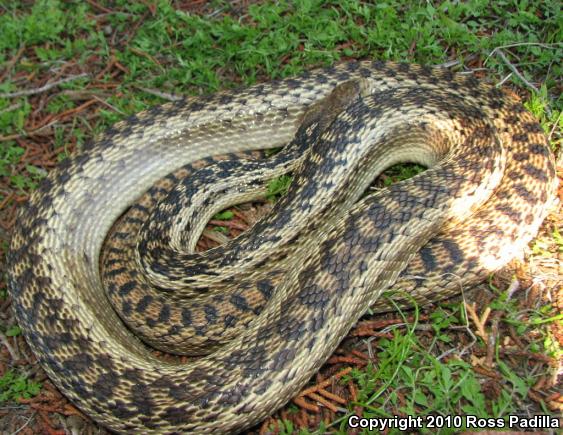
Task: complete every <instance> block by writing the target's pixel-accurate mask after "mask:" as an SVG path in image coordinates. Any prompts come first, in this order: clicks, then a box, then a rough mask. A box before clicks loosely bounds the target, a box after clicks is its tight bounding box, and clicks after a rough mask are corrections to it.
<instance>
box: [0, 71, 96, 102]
mask: <svg viewBox="0 0 563 435" xmlns="http://www.w3.org/2000/svg"><path fill="white" fill-rule="evenodd" d="M84 77H89V74H86V73H82V74H78V75H76V76H71V77H66V78H64V79H61V80H57V81H56V82H51V83H47V84H46V85H43V86H41V87H39V88H34V89H24V90H22V91H16V92H6V93H4V94H0V98H16V97H25V96H29V95H36V94H41V93H43V92H47V91H49V90H51V89H53V88H54V87H56V86H59V85H61V84H63V83H67V82H70V81H73V80H77V79H81V78H84Z"/></svg>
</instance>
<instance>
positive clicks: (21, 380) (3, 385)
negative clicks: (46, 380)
mask: <svg viewBox="0 0 563 435" xmlns="http://www.w3.org/2000/svg"><path fill="white" fill-rule="evenodd" d="M40 390H41V384H39V383H37V382H33V381H30V380H29V379H27V376H26V375H23V374H18V373H17V372H16V371H14V370H8V371H7V372H6V373H4V376H2V377H0V404H4V403H6V402H13V401H17V400H18V399H20V398H23V399H30V398H31V397H33V396H36V395H37V394H39V391H40Z"/></svg>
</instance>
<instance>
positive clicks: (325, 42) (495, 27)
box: [0, 0, 563, 192]
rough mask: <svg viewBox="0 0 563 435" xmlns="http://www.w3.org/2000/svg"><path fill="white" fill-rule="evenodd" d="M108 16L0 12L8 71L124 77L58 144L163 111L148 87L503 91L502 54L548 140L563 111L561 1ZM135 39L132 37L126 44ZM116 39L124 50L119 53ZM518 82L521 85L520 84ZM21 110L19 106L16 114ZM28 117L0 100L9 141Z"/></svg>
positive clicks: (72, 7) (20, 176)
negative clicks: (404, 84) (403, 66)
mask: <svg viewBox="0 0 563 435" xmlns="http://www.w3.org/2000/svg"><path fill="white" fill-rule="evenodd" d="M101 4H102V5H103V4H104V2H101ZM106 6H108V7H110V8H111V9H112V10H114V11H115V13H112V14H107V15H106V16H105V18H104V20H103V22H102V24H103V26H97V25H96V21H95V20H93V19H92V18H91V17H92V15H93V14H96V13H99V11H97V10H96V9H95V8H93V7H92V6H90V5H89V4H87V3H85V2H74V3H71V2H61V1H56V0H41V1H37V2H35V3H34V4H33V5H32V6H30V5H29V4H28V5H26V6H24V4H23V3H22V2H19V1H12V2H6V3H5V4H4V5H3V6H2V8H3V10H4V14H3V15H1V16H0V63H4V62H7V61H9V60H10V59H11V58H12V57H13V56H14V55H15V54H16V53H17V51H18V50H19V49H20V48H21V47H22V46H25V47H30V48H32V49H33V50H32V52H31V53H30V54H34V57H32V58H26V59H22V60H21V61H20V62H18V63H17V66H16V68H15V71H16V72H20V73H24V72H25V73H27V74H34V75H36V76H44V77H45V76H46V75H47V76H49V75H51V74H49V73H48V72H49V70H51V69H53V68H57V65H60V64H64V63H65V62H71V61H72V62H77V63H78V64H79V65H81V66H82V67H83V68H86V69H88V70H91V71H92V72H93V73H97V72H100V71H102V70H103V68H104V67H105V66H106V65H107V64H108V63H109V62H110V60H111V59H115V60H117V61H118V62H119V63H120V64H121V65H123V66H124V67H125V68H126V70H127V72H126V73H125V74H123V75H122V76H121V77H120V78H119V82H120V84H119V86H118V88H117V89H116V91H115V92H111V93H109V95H107V96H105V95H104V96H102V98H103V99H104V101H105V102H106V103H108V105H109V106H103V107H101V108H100V109H99V110H98V115H99V117H98V118H97V119H96V120H95V121H93V122H90V121H88V120H86V119H83V118H82V117H81V116H78V118H77V119H76V120H75V121H73V122H72V124H71V123H65V124H64V125H63V126H58V127H55V136H56V137H55V141H56V143H57V144H58V145H61V146H63V145H64V144H65V143H68V141H69V140H70V139H71V138H72V139H73V140H74V141H76V143H77V144H78V145H79V146H80V145H81V144H82V143H84V141H85V140H86V139H87V138H88V137H91V136H92V134H93V133H96V132H100V131H102V130H103V129H105V128H107V127H108V126H109V125H110V124H112V123H114V122H115V121H117V120H119V119H122V118H123V117H124V116H125V115H128V114H132V113H135V112H138V111H140V110H142V109H144V108H147V107H149V106H151V105H153V104H155V103H157V102H160V101H161V99H160V98H158V97H155V96H154V95H151V94H147V93H144V92H142V91H139V88H141V87H142V88H149V89H158V90H159V91H163V92H170V93H179V94H186V93H188V94H189V93H200V92H204V93H209V92H213V91H216V90H217V89H219V88H225V87H233V86H236V85H240V84H251V83H254V82H256V81H257V80H263V79H268V78H279V77H286V76H291V75H295V74H298V73H299V72H301V71H303V70H305V69H308V68H311V67H315V66H320V65H328V64H332V63H334V62H336V61H339V60H342V59H344V58H350V57H353V58H366V57H368V58H378V59H392V60H407V61H412V62H419V63H429V64H436V63H443V62H445V61H447V60H451V59H457V60H459V61H460V62H464V61H467V60H471V59H472V58H477V59H481V60H482V61H483V62H484V64H485V66H486V67H488V68H490V69H491V71H492V74H491V76H492V77H493V78H494V77H495V76H496V78H497V80H500V79H502V78H504V77H506V75H507V74H508V73H509V72H510V70H509V69H508V67H507V65H506V64H505V63H504V62H503V61H502V60H501V59H500V58H499V57H498V56H496V55H495V54H494V50H495V49H498V48H499V47H501V48H502V50H503V51H504V52H505V53H506V54H507V57H508V59H509V60H510V61H511V62H512V63H514V64H515V65H517V66H518V68H519V70H520V72H521V73H522V75H523V76H524V77H526V78H527V79H528V80H534V79H537V80H540V81H541V82H542V83H543V87H542V88H541V92H540V94H538V95H532V97H531V100H530V103H529V106H530V107H531V108H532V110H533V111H534V112H535V113H536V114H537V115H538V116H539V117H540V118H541V119H542V121H544V122H543V125H544V126H545V128H546V131H551V130H552V128H553V125H554V123H555V122H557V119H558V116H559V113H560V112H561V96H560V93H559V92H557V88H556V80H557V78H558V77H561V63H560V62H559V61H558V60H559V59H560V58H561V57H562V55H563V47H562V45H561V43H560V41H561V40H562V36H563V35H562V28H561V22H560V15H558V13H559V10H560V5H559V2H557V1H497V2H489V1H485V0H472V1H468V2H463V3H459V2H453V1H452V2H450V1H445V2H441V3H436V4H435V5H432V4H430V3H428V2H423V1H413V2H410V3H409V4H405V3H404V2H400V1H398V0H395V1H393V0H391V1H387V2H378V3H377V4H374V5H372V4H366V3H364V2H358V1H351V0H345V1H315V0H303V1H299V2H289V1H279V2H276V3H264V4H258V5H252V6H250V8H249V9H248V11H247V13H246V14H245V15H244V16H243V17H241V18H238V17H236V16H234V17H231V16H228V15H227V16H221V14H217V15H216V16H214V17H212V18H207V17H202V16H196V15H190V14H188V13H186V12H183V11H180V10H175V9H174V8H173V7H172V6H171V5H170V4H169V3H168V2H165V1H159V2H156V8H155V13H154V16H153V15H152V13H151V12H150V10H149V9H148V8H147V6H146V5H144V4H142V3H131V2H125V1H118V2H112V3H108V4H107V5H106ZM213 6H214V8H215V9H217V10H224V11H227V12H228V11H229V10H230V9H231V6H229V3H228V2H213ZM132 28H134V29H135V31H134V32H133V34H129V33H128V32H129V31H130V30H131V29H132ZM114 35H119V36H120V37H121V38H123V39H124V40H125V41H126V43H125V42H123V43H121V44H119V43H117V44H116V43H115V42H114V39H112V38H113V37H114ZM491 53H493V54H492V55H491ZM110 74H111V71H108V72H106V73H105V74H102V77H101V81H102V82H104V81H105V82H110V81H112V78H111V77H110ZM91 75H95V74H91ZM12 77H13V75H11V76H8V78H7V79H6V80H4V81H3V82H2V83H0V93H6V92H14V91H16V90H17V89H19V87H20V86H21V84H20V83H16V82H14V81H13V80H12ZM511 79H512V80H513V81H514V83H515V84H517V85H522V83H521V81H520V79H519V78H518V77H516V76H512V78H511ZM92 82H93V80H92V78H91V77H90V78H81V79H78V80H75V81H71V82H68V83H65V84H62V85H61V86H60V89H62V90H64V91H77V90H83V89H84V87H85V86H86V85H88V84H92ZM14 104H15V105H17V106H18V107H17V108H16V109H10V107H11V106H13V105H14ZM78 105H79V102H77V101H74V100H73V99H71V98H70V97H69V96H68V95H64V94H62V93H59V94H58V95H55V96H54V97H53V98H52V99H51V100H50V101H49V102H48V104H47V107H46V112H47V113H52V114H56V113H61V112H62V111H64V110H68V109H71V108H75V107H77V106H78ZM110 107H112V108H113V109H111V108H110ZM30 112H31V105H30V103H29V97H25V96H23V97H19V98H0V132H1V133H2V135H3V136H9V135H12V134H23V135H25V134H26V131H25V129H24V125H25V120H26V119H27V118H28V117H29V115H30ZM559 122H560V123H561V122H563V121H561V120H560V119H559ZM2 148H3V150H2V151H1V152H0V174H1V175H2V176H8V177H9V179H10V181H11V184H12V186H13V187H14V188H16V189H18V190H20V191H23V192H25V191H29V190H30V189H33V188H34V187H35V186H36V182H37V179H39V178H41V177H42V176H43V175H44V172H42V171H40V170H37V168H35V167H34V166H28V167H26V168H24V169H23V170H20V171H18V173H17V174H16V173H14V169H13V168H14V167H15V166H17V163H18V162H19V159H20V158H21V151H19V150H18V145H17V144H16V143H15V142H14V141H7V142H2ZM6 174H8V175H6Z"/></svg>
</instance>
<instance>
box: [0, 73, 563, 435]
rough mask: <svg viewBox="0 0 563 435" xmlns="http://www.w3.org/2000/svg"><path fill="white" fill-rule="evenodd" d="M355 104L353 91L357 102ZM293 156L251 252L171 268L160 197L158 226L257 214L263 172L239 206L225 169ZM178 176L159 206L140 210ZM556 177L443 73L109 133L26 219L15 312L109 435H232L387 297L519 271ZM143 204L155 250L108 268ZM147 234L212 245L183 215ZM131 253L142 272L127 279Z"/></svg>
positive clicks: (535, 147)
mask: <svg viewBox="0 0 563 435" xmlns="http://www.w3.org/2000/svg"><path fill="white" fill-rule="evenodd" d="M347 83H352V85H347ZM341 89H345V90H346V89H352V92H348V91H345V92H344V94H346V95H345V98H344V99H343V100H345V101H340V100H341V95H340V94H341V93H342V92H341V91H340V90H341ZM348 94H350V95H348ZM289 142H291V143H292V145H291V146H294V148H295V149H296V150H297V151H296V152H294V153H293V154H292V153H291V152H289V153H288V154H292V155H291V158H290V159H289V160H291V162H292V163H290V164H289V163H288V164H287V165H286V168H285V169H288V168H290V169H293V170H294V171H295V175H294V181H293V183H292V187H291V188H290V192H289V193H288V195H287V196H286V197H285V198H284V199H283V200H282V202H281V205H280V204H278V205H276V208H275V209H274V214H273V215H272V216H270V217H266V218H265V219H264V221H260V222H258V223H257V224H256V225H255V227H254V228H253V229H252V230H251V231H250V232H249V234H248V235H244V236H242V237H240V238H239V239H240V240H235V241H234V242H230V243H229V244H227V245H226V246H223V247H219V248H215V249H214V250H211V251H209V252H208V253H203V254H195V253H193V249H192V248H193V246H188V247H187V248H182V247H181V246H177V245H181V244H182V243H183V242H185V240H181V239H182V238H183V237H186V238H188V239H189V238H190V237H192V238H191V239H189V240H192V242H190V241H189V240H188V245H190V244H193V237H194V236H182V235H181V232H180V233H176V234H180V236H177V235H172V234H168V233H166V232H164V236H163V238H164V239H166V240H167V241H170V242H171V244H172V245H173V247H172V248H170V249H168V248H165V247H162V246H161V245H160V244H159V242H158V238H159V236H158V233H155V232H153V230H154V228H153V227H155V226H158V225H153V224H151V223H150V222H151V221H150V220H149V222H148V223H146V222H144V221H143V220H144V219H145V217H147V216H148V215H149V214H150V212H149V211H148V210H147V209H146V208H147V205H151V206H152V205H155V203H156V200H155V199H154V198H155V197H160V198H161V202H160V204H159V205H158V207H159V208H160V209H161V210H162V211H163V214H164V211H166V210H167V209H170V210H172V212H173V213H174V212H177V213H180V214H181V212H180V211H179V210H177V209H176V207H175V201H176V199H178V200H180V199H181V201H182V202H185V201H188V202H189V201H192V203H193V204H195V205H193V204H192V205H193V207H192V209H193V210H198V209H202V210H204V212H202V213H201V214H202V215H204V216H207V217H209V216H210V215H211V214H212V213H213V212H214V211H215V210H216V209H217V208H220V206H224V205H225V204H227V203H228V202H229V201H230V202H237V201H241V200H243V199H244V198H245V195H246V193H245V192H247V187H248V188H249V189H250V190H252V189H254V190H258V191H259V190H260V187H256V188H255V186H254V184H255V183H254V180H255V179H254V178H252V180H250V178H248V177H250V175H248V174H249V173H246V174H244V173H243V174H242V176H243V178H242V180H241V181H240V183H239V184H240V185H241V186H243V185H245V188H244V189H240V190H237V189H236V188H235V187H236V182H235V183H234V184H233V182H231V181H228V182H227V181H224V182H221V180H222V179H225V180H227V179H228V180H231V178H230V177H231V175H230V174H231V169H232V167H237V166H241V165H242V166H241V167H244V168H248V167H249V166H244V165H250V166H252V165H258V163H256V164H255V163H253V162H250V163H249V162H244V161H243V160H241V159H240V157H239V156H235V155H233V154H229V153H238V152H243V151H248V150H255V149H262V148H271V147H278V146H282V145H285V144H287V143H289ZM305 142H311V145H312V146H311V149H310V150H307V151H305V150H304V149H303V148H302V145H303V143H305ZM216 154H228V155H227V157H225V158H224V159H223V160H217V161H215V160H213V159H212V158H211V156H214V155H216ZM225 159H226V160H225ZM278 159H281V160H283V157H279V158H278ZM289 160H288V161H289ZM413 160H414V161H418V162H421V163H423V164H425V165H427V166H429V169H428V170H427V171H425V172H424V173H422V174H419V175H417V176H415V177H413V178H412V179H409V180H405V181H403V182H401V183H397V184H395V185H393V186H391V187H389V188H388V189H385V190H383V191H381V192H377V193H375V194H372V195H368V196H366V197H363V196H362V192H363V190H364V189H365V187H367V186H368V185H369V183H370V182H371V180H372V179H373V177H374V176H375V174H374V173H372V171H376V172H377V171H380V170H382V169H385V167H387V166H389V165H391V164H393V163H396V162H401V161H413ZM202 161H203V162H206V161H207V163H208V165H207V166H205V167H204V166H203V165H204V164H205V163H203V164H202V163H201V162H202ZM225 162H227V163H225ZM260 164H262V163H260ZM284 164H285V163H283V162H282V166H283V165H284ZM265 165H266V167H269V163H265ZM179 168H181V169H179ZM256 168H258V169H256V170H257V173H259V172H260V171H266V172H267V170H262V169H260V168H259V167H258V166H256ZM362 168H368V169H367V170H366V169H362ZM173 171H177V172H176V173H174V174H173V175H168V174H170V173H172V172H173ZM273 171H274V172H275V171H276V169H273ZM179 174H180V175H181V174H183V175H188V179H190V178H191V179H193V180H195V181H194V183H195V185H198V184H199V185H205V184H206V180H209V181H211V178H216V179H219V183H218V184H217V183H216V184H215V186H219V187H217V189H216V190H217V191H229V192H230V194H231V196H233V197H234V199H231V200H223V199H216V200H214V201H215V202H213V203H210V204H208V203H205V200H204V199H201V198H205V195H203V194H201V193H198V192H200V191H198V192H196V191H193V190H192V187H190V186H192V185H191V184H190V182H189V181H182V182H181V183H183V184H184V187H173V186H172V185H171V182H170V181H171V180H172V181H174V182H177V181H178V175H179ZM167 175H168V177H167V178H164V180H165V181H164V182H162V181H161V182H160V183H164V185H166V189H164V192H160V191H159V192H156V193H155V192H154V191H153V192H152V193H153V195H149V196H148V197H141V196H142V195H143V194H144V193H145V192H146V191H147V190H149V189H151V186H153V185H154V184H155V183H157V182H158V180H161V179H163V177H166V176H167ZM210 177H211V178H210ZM245 177H246V178H245ZM252 177H254V175H252ZM198 180H199V181H198ZM555 180H556V177H555V169H554V161H553V156H552V155H551V152H550V150H549V147H548V145H547V141H546V138H545V136H544V134H543V132H542V130H541V127H540V126H539V125H538V123H537V121H535V120H534V119H533V117H532V116H531V115H530V114H529V113H528V112H526V111H525V110H524V109H523V108H522V106H521V105H520V104H519V103H518V102H517V101H516V100H515V99H514V98H513V97H510V96H508V95H506V94H505V93H504V92H503V91H502V90H500V89H497V88H494V87H491V86H488V85H485V84H481V83H479V82H478V81H477V80H476V79H475V78H473V77H470V76H460V75H454V74H452V73H451V72H449V71H447V70H442V69H432V68H428V67H419V66H416V65H408V64H392V63H384V62H352V63H346V64H342V65H339V66H336V67H333V68H329V69H324V70H318V71H313V72H310V73H307V74H305V75H303V76H302V77H300V78H293V79H285V80H281V81H278V82H273V83H269V84H260V85H256V86H254V87H250V88H247V89H245V90H237V91H226V92H221V93H218V94H216V95H213V96H209V97H197V98H188V99H186V100H183V101H181V102H174V103H170V104H165V105H162V106H157V107H155V108H153V109H150V110H148V111H146V112H142V113H140V114H138V115H136V116H133V117H132V118H130V119H128V120H126V121H124V122H121V123H118V124H116V125H115V126H114V127H113V128H112V129H110V130H109V131H107V132H106V133H105V134H104V135H103V136H102V137H100V138H99V139H98V140H96V141H95V142H93V143H91V144H90V145H88V146H86V147H85V148H84V149H83V150H82V151H81V152H79V153H77V154H75V155H73V156H71V157H70V158H68V159H66V160H65V161H63V162H61V164H59V166H58V167H57V168H56V169H55V170H54V171H52V172H51V173H50V174H49V176H48V177H47V179H46V180H44V182H43V183H42V184H41V186H40V187H39V188H38V190H37V191H36V192H35V193H34V194H33V195H32V197H31V198H30V201H29V203H28V204H27V206H26V207H25V208H24V209H22V211H21V213H20V215H19V219H18V224H17V227H16V229H15V231H14V234H13V237H12V241H11V246H10V253H9V256H8V266H9V288H10V293H11V296H12V298H13V301H14V302H13V305H14V307H15V313H16V317H17V320H18V322H19V324H20V326H21V327H22V329H23V331H24V334H25V337H26V339H27V341H28V343H29V345H30V346H31V348H32V349H33V351H34V352H35V354H36V355H37V356H38V358H39V360H40V362H41V364H42V365H43V367H44V368H45V370H46V371H47V374H48V375H49V377H50V378H51V379H52V380H53V381H54V383H55V384H56V385H57V386H58V388H59V389H61V391H62V392H63V393H64V394H65V395H67V396H68V397H69V398H70V399H71V400H73V401H74V402H75V403H76V404H77V405H78V406H79V407H80V408H81V409H82V410H83V411H84V412H86V413H87V414H88V415H90V416H91V417H92V418H94V419H95V420H96V421H98V422H100V423H101V424H103V425H105V426H106V427H108V428H110V429H112V430H114V431H117V432H135V433H173V432H176V433H186V432H199V433H211V432H213V433H230V432H238V431H241V430H243V429H245V428H248V427H250V426H252V425H253V424H256V423H257V422H259V421H260V420H261V419H263V418H265V417H266V416H267V415H269V414H271V413H272V412H274V411H275V410H276V409H278V408H279V407H280V406H282V405H283V404H284V403H285V402H286V401H287V400H288V399H289V398H291V396H292V395H294V394H296V393H297V392H298V390H299V388H301V387H302V386H303V385H304V383H306V382H307V380H308V379H309V378H310V376H311V375H312V374H313V373H314V372H315V371H316V370H318V369H319V367H320V366H321V365H322V363H323V362H324V361H325V360H326V358H328V357H329V356H330V354H331V353H332V352H333V351H334V349H335V347H336V346H337V345H338V343H339V342H340V341H341V340H342V338H343V337H344V336H345V335H346V334H347V332H348V331H349V329H350V328H351V326H352V325H353V324H354V323H355V322H356V321H357V320H358V318H359V317H360V316H361V315H362V314H363V313H364V312H365V310H366V309H367V308H368V307H369V306H372V305H374V304H375V306H376V308H378V309H385V308H386V306H385V305H384V304H382V303H380V302H379V301H378V298H379V296H380V294H381V293H382V292H383V291H385V290H386V289H389V288H395V289H400V290H402V291H403V292H404V293H407V294H408V295H409V296H408V297H402V296H398V300H399V302H400V301H407V300H408V298H409V297H413V298H414V299H416V300H418V301H420V302H423V303H424V302H426V301H432V300H436V299H438V298H440V297H445V296H448V295H451V294H453V293H455V292H456V291H459V288H460V286H461V287H465V286H469V285H472V284H474V283H476V282H478V281H479V280H482V279H483V278H484V277H485V276H486V274H487V273H489V272H490V271H492V270H495V269H498V268H499V267H501V266H502V265H504V264H505V263H506V262H507V261H508V260H510V259H511V258H513V257H514V256H515V255H516V254H517V253H519V252H520V251H521V250H522V249H523V248H524V246H525V245H526V243H528V242H529V240H530V239H531V238H532V237H533V235H534V234H535V233H536V232H537V230H538V228H539V225H540V223H541V221H542V220H543V218H544V217H545V214H546V204H547V203H548V202H549V198H550V195H551V193H552V192H553V189H554V186H555V183H556V181H555ZM247 184H252V186H248V185H247ZM161 186H162V184H161ZM152 189H153V190H154V189H155V188H154V187H153V188H152ZM159 189H161V188H159ZM157 190H158V189H157ZM161 190H162V189H161ZM211 190H213V189H211ZM327 192H328V193H327ZM198 195H199V196H198ZM201 195H203V196H201ZM179 197H182V198H179ZM139 198H141V199H139ZM198 198H200V199H201V202H200V203H198V202H197V201H198V200H199V199H198ZM198 204H199V205H198ZM132 205H133V207H132V209H131V210H132V213H133V214H132V215H130V216H132V217H129V218H125V223H126V224H127V225H129V226H131V225H134V226H135V225H136V226H135V228H136V231H140V232H142V233H144V235H145V239H144V241H142V242H134V241H131V240H129V236H128V235H125V234H123V233H121V232H120V230H119V229H118V230H115V231H114V235H115V234H117V236H116V237H117V239H116V240H117V241H115V240H114V241H109V242H108V246H109V249H108V252H106V253H104V254H103V255H102V254H101V249H102V245H103V244H104V240H105V237H106V234H107V233H108V231H109V230H110V227H112V225H113V224H114V222H115V221H116V219H118V218H119V216H120V215H121V214H122V213H123V212H124V211H126V210H127V209H128V208H130V207H131V206H132ZM193 210H192V212H193ZM280 213H281V215H280ZM325 213H328V214H325ZM301 215H304V216H306V217H305V218H301V217H299V216H301ZM152 216H153V218H152V219H156V221H157V222H158V221H159V220H160V221H161V222H175V223H174V224H173V225H172V226H178V227H180V229H181V228H182V227H186V226H190V225H191V226H192V227H193V228H196V231H195V232H196V233H197V232H198V230H197V228H200V227H201V225H200V224H194V223H190V222H192V221H191V220H190V219H191V217H190V216H187V217H186V216H185V215H183V214H182V215H181V217H179V218H177V219H176V220H174V219H175V218H169V217H165V216H161V215H160V212H158V213H156V214H155V213H153V215H152ZM155 216H156V217H155ZM170 219H172V220H171V221H170ZM287 222H290V223H291V225H290V228H287V227H286V226H285V224H286V223H287ZM187 223H190V224H189V225H188V224H187ZM138 247H140V248H142V249H140V250H138V249H137V248H138ZM174 252H178V255H179V258H180V260H178V259H177V258H173V256H172V254H173V253H174ZM124 254H127V255H130V256H132V257H136V260H135V262H139V263H143V264H144V266H145V267H147V269H148V271H145V272H143V271H138V272H128V271H126V270H125V269H126V268H125V267H124V265H129V264H131V263H132V262H133V261H132V260H130V259H123V255H124ZM100 259H101V263H102V273H100V268H99V264H100ZM184 266H185V268H184V269H182V267H184ZM223 270H224V271H225V274H226V275H222V273H221V272H222V271H223ZM170 274H172V275H170ZM108 275H109V276H108ZM102 282H104V283H106V287H108V288H107V292H108V297H105V296H104V293H103V292H104V290H103V287H104V286H103V285H102ZM171 289H178V292H176V291H171ZM190 300H191V303H192V304H191V305H190ZM114 308H117V309H121V312H120V313H119V314H117V313H116V312H115V311H114ZM124 323H126V324H127V325H128V327H127V326H125V324H124ZM132 330H137V332H138V334H139V335H140V336H141V338H142V339H143V341H145V342H148V343H151V344H154V345H155V346H156V347H158V348H161V349H165V350H170V351H174V350H175V349H178V347H179V349H180V350H179V351H178V352H179V353H209V352H206V351H202V348H203V347H204V346H205V345H211V346H212V350H213V351H212V352H211V353H209V354H208V355H206V356H204V357H202V358H199V359H197V360H194V361H189V362H188V363H182V362H179V361H171V360H170V359H162V358H161V357H159V356H158V355H156V354H155V353H154V352H152V351H151V348H149V347H147V346H146V345H145V344H144V343H143V342H142V341H140V340H139V339H138V338H137V336H136V335H135V334H133V332H132ZM152 333H154V334H156V335H151V334H152ZM224 334H226V335H224ZM222 337H226V338H222ZM219 345H221V346H219ZM186 349H188V350H186Z"/></svg>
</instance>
